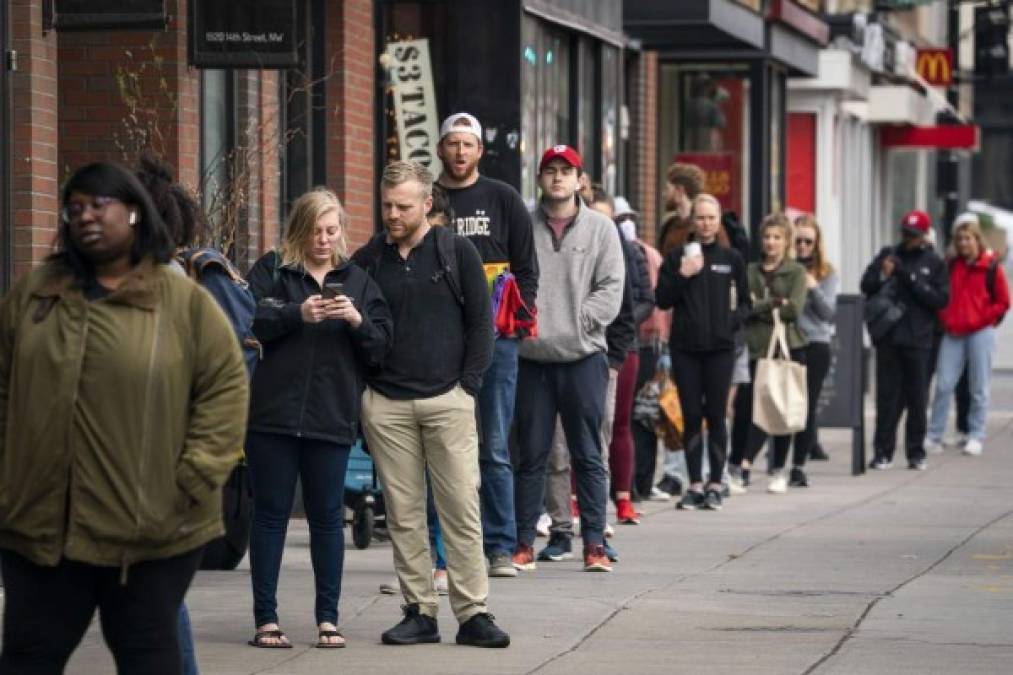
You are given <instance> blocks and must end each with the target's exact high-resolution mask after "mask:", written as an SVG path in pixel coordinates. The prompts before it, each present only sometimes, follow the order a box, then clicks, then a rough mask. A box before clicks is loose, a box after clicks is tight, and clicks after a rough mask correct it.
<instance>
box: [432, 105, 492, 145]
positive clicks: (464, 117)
mask: <svg viewBox="0 0 1013 675" xmlns="http://www.w3.org/2000/svg"><path fill="white" fill-rule="evenodd" d="M455 132H460V133H463V134H469V133H470V134H474V135H475V138H477V139H478V142H479V143H481V142H482V125H481V124H479V122H478V119H477V118H476V117H475V116H474V115H471V114H469V113H466V112H459V113H454V114H453V115H451V116H449V117H448V118H447V119H445V120H443V124H441V125H440V140H441V141H442V140H443V139H444V138H445V137H446V136H447V134H452V133H455Z"/></svg>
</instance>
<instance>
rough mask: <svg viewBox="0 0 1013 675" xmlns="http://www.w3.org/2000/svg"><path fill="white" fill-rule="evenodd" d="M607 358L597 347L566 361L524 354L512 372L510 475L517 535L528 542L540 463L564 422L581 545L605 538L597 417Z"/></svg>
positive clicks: (538, 499) (538, 501) (540, 500)
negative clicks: (514, 459) (514, 456)
mask: <svg viewBox="0 0 1013 675" xmlns="http://www.w3.org/2000/svg"><path fill="white" fill-rule="evenodd" d="M608 371H609V368H608V360H607V359H606V358H605V354H603V353H598V354H593V355H591V356H588V357H586V358H584V359H582V360H580V361H574V362H571V363H539V362H536V361H529V360H527V359H523V360H521V362H520V368H519V370H518V376H517V449H518V466H517V480H516V481H515V484H514V488H515V501H516V503H517V541H518V543H521V544H525V545H527V546H532V545H533V544H534V542H535V525H536V523H537V522H538V517H539V516H540V515H541V513H542V506H543V504H544V503H545V466H546V463H547V461H548V458H549V448H550V446H551V445H552V437H553V434H554V433H555V431H556V417H557V416H558V417H559V421H560V422H561V423H562V425H563V433H564V434H565V435H566V445H567V447H568V448H569V449H570V466H571V467H572V469H573V475H574V477H575V478H576V481H577V505H578V506H579V507H580V531H581V537H583V539H584V543H585V544H586V545H598V544H602V543H604V530H605V502H606V500H607V497H608V485H607V484H608V476H607V474H606V471H605V462H604V460H603V457H602V434H601V429H602V420H603V419H604V417H605V390H606V389H607V387H608V383H609V372H608Z"/></svg>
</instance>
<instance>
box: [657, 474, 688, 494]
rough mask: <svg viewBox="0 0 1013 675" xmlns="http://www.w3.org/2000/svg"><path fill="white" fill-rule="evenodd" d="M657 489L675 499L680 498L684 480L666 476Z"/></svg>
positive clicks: (659, 482)
mask: <svg viewBox="0 0 1013 675" xmlns="http://www.w3.org/2000/svg"><path fill="white" fill-rule="evenodd" d="M655 487H657V488H658V489H659V490H661V491H662V492H667V493H668V494H670V495H672V496H673V497H678V496H679V495H681V494H682V480H680V479H679V477H678V476H670V475H668V474H665V475H664V476H663V477H662V479H661V480H660V481H658V484H657V485H656V486H655Z"/></svg>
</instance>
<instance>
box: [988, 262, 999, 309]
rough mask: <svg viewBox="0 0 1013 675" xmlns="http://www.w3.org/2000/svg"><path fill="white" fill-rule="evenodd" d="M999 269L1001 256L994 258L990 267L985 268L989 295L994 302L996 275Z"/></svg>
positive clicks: (989, 264)
mask: <svg viewBox="0 0 1013 675" xmlns="http://www.w3.org/2000/svg"><path fill="white" fill-rule="evenodd" d="M998 269H999V258H992V260H991V261H989V263H988V269H986V270H985V288H987V289H988V295H989V297H990V298H992V302H995V277H996V274H997V270H998Z"/></svg>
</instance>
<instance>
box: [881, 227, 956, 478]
mask: <svg viewBox="0 0 1013 675" xmlns="http://www.w3.org/2000/svg"><path fill="white" fill-rule="evenodd" d="M931 227H932V222H931V220H930V219H929V216H928V214H927V213H925V212H924V211H911V212H910V213H908V214H907V215H906V216H904V218H903V219H901V243H900V244H898V245H897V246H887V247H886V248H884V249H883V250H882V251H880V252H879V254H878V255H877V256H876V258H875V259H874V260H873V261H872V262H871V263H870V264H869V267H868V268H866V270H865V274H864V275H862V293H864V294H865V297H866V302H867V307H866V321H867V324H868V328H869V334H870V335H871V336H872V338H873V343H874V344H875V346H876V431H875V434H874V435H873V441H872V444H873V450H874V453H875V456H874V457H873V460H872V464H871V467H872V468H873V469H889V468H890V467H891V466H893V452H894V447H895V445H896V442H897V424H898V422H899V421H900V414H901V411H903V410H904V408H907V429H906V432H905V438H904V444H905V449H906V454H907V461H908V468H909V469H915V470H919V471H921V470H924V469H925V449H924V447H923V444H924V441H925V427H926V419H925V408H926V405H927V400H926V399H927V394H928V386H927V382H926V380H927V378H928V369H929V355H930V353H931V349H932V336H933V332H934V330H935V325H936V312H938V311H939V310H941V309H942V308H943V307H945V306H946V303H947V302H948V301H949V298H950V282H949V278H948V276H947V273H946V266H945V265H944V264H943V261H942V259H941V258H940V257H939V255H938V254H936V252H935V249H934V248H933V247H932V245H931V244H929V243H928V241H927V240H926V238H927V236H928V234H929V230H930V229H931Z"/></svg>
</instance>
